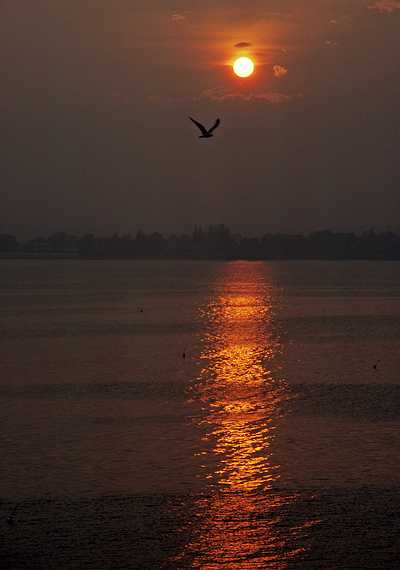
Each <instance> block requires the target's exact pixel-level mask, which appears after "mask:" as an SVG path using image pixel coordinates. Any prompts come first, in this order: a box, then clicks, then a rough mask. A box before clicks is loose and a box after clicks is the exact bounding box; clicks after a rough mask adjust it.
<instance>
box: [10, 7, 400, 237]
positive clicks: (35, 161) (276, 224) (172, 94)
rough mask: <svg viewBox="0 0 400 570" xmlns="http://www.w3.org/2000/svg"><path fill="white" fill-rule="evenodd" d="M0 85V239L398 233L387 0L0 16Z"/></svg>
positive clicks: (397, 10) (397, 56)
mask: <svg viewBox="0 0 400 570" xmlns="http://www.w3.org/2000/svg"><path fill="white" fill-rule="evenodd" d="M240 55H247V56H249V57H251V58H253V60H254V62H255V65H256V69H255V73H254V74H253V75H252V76H251V77H250V78H248V79H239V78H237V77H236V76H235V75H234V74H233V72H232V68H231V65H232V62H233V61H234V59H235V57H239V56H240ZM0 69H1V76H2V77H1V88H0V121H1V124H0V136H1V139H2V141H1V142H2V144H1V149H2V150H1V154H0V188H1V194H0V198H1V202H0V203H1V208H0V231H3V232H4V231H9V232H12V233H16V234H17V235H19V236H26V235H30V234H32V235H33V234H34V235H37V234H38V233H42V234H47V233H50V232H52V231H56V230H62V231H67V232H73V233H78V234H80V233H85V232H94V233H96V234H102V235H106V234H110V233H113V232H120V233H132V234H134V233H136V231H137V230H138V229H142V230H143V231H145V232H152V231H161V232H162V233H164V234H170V233H180V232H190V231H192V229H193V227H194V225H196V224H197V225H203V226H207V225H209V224H215V223H224V224H226V225H228V226H229V227H231V229H232V230H233V231H236V232H241V233H243V234H245V235H262V234H263V233H267V232H309V231H315V230H319V229H332V230H338V231H341V230H346V231H347V230H355V231H360V230H362V229H366V228H368V227H371V226H374V227H376V228H378V229H387V228H391V229H395V230H400V216H399V214H400V161H399V156H400V151H399V147H400V145H399V142H400V118H399V117H400V113H399V106H400V0H253V1H252V2H251V3H250V2H248V0H235V1H232V0H231V1H228V0H218V1H216V0H201V1H200V0H186V1H183V0H176V1H171V2H170V1H169V0H113V1H111V0H57V2H55V1H54V0H35V2H30V1H27V0H1V2H0ZM189 115H190V116H193V117H195V118H196V119H198V120H199V121H201V122H203V123H204V124H206V125H211V124H212V123H213V122H214V121H215V118H216V117H220V119H221V125H220V127H219V128H218V129H217V130H216V131H215V133H214V134H215V136H214V137H213V138H212V139H205V140H199V139H198V135H199V132H198V131H197V129H196V127H195V126H194V125H193V124H192V123H191V122H190V121H189V120H188V116H189Z"/></svg>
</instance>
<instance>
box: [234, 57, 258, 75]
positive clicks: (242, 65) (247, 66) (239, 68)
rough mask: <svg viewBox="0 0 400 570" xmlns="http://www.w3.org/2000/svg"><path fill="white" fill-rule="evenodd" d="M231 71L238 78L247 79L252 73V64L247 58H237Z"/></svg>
mask: <svg viewBox="0 0 400 570" xmlns="http://www.w3.org/2000/svg"><path fill="white" fill-rule="evenodd" d="M233 71H234V72H235V73H236V75H237V76H239V77H249V76H250V75H251V74H252V73H253V71H254V63H253V62H252V61H251V59H250V58H249V57H239V58H238V59H237V60H235V62H234V64H233Z"/></svg>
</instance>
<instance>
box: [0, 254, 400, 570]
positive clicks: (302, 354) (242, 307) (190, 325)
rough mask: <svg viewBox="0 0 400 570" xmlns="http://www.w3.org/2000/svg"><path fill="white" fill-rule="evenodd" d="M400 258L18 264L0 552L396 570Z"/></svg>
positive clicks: (107, 563) (2, 291)
mask: <svg viewBox="0 0 400 570" xmlns="http://www.w3.org/2000/svg"><path fill="white" fill-rule="evenodd" d="M399 428H400V263H391V262H273V263H269V262H186V261H179V262H174V261H160V262H156V261H143V262H142V261H102V260H100V261H78V260H49V261H46V260H1V261H0V560H1V561H2V562H1V565H2V568H5V569H10V570H14V569H15V570H19V569H24V570H26V569H46V570H49V569H57V570H62V569H68V570H69V569H75V568H76V569H78V568H79V569H82V568H85V569H98V570H105V569H107V570H112V569H126V570H129V569H133V568H140V569H147V568H148V569H158V568H167V569H175V568H177V569H190V568H202V569H207V570H208V569H210V570H211V569H218V568H227V569H241V568H244V569H253V568H254V569H257V568H273V569H277V570H278V569H279V570H281V569H285V568H289V569H290V568H297V569H307V570H308V569H314V568H321V569H322V568H324V569H325V568H326V569H330V570H333V569H339V568H340V569H345V570H349V569H352V568H354V569H358V570H360V569H375V568H379V569H395V568H398V567H399V566H398V563H399V557H400V541H399V518H400V468H399V457H400V438H399Z"/></svg>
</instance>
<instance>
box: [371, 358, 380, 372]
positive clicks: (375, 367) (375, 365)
mask: <svg viewBox="0 0 400 570" xmlns="http://www.w3.org/2000/svg"><path fill="white" fill-rule="evenodd" d="M379 362H380V360H377V361H376V362H375V364H374V365H373V367H372V368H373V369H374V370H377V368H378V363H379Z"/></svg>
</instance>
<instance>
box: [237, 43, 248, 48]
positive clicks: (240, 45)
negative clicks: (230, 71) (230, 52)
mask: <svg viewBox="0 0 400 570" xmlns="http://www.w3.org/2000/svg"><path fill="white" fill-rule="evenodd" d="M250 46H251V44H250V43H249V42H239V43H238V44H235V48H248V47H250Z"/></svg>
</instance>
